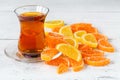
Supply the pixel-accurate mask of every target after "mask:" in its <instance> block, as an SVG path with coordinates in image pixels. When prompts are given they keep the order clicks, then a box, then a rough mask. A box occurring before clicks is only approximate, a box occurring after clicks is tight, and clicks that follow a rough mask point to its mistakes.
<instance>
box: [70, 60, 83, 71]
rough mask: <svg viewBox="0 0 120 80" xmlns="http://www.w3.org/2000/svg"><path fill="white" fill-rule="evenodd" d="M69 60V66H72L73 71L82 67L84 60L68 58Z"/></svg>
mask: <svg viewBox="0 0 120 80" xmlns="http://www.w3.org/2000/svg"><path fill="white" fill-rule="evenodd" d="M68 59H69V61H70V66H71V67H72V70H73V71H74V72H78V71H80V70H82V69H83V68H84V62H83V60H80V61H75V60H73V59H70V58H68Z"/></svg>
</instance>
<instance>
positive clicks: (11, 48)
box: [4, 42, 42, 63]
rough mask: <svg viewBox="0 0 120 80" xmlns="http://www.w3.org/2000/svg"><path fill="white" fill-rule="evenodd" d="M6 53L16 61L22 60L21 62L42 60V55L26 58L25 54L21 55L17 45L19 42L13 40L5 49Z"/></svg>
mask: <svg viewBox="0 0 120 80" xmlns="http://www.w3.org/2000/svg"><path fill="white" fill-rule="evenodd" d="M4 52H5V54H6V55H7V56H8V57H10V58H12V59H14V60H16V61H20V62H27V63H35V62H40V61H42V60H41V58H40V57H37V58H26V57H24V56H23V55H21V54H20V53H19V51H18V47H17V42H16V43H15V42H13V43H11V44H9V45H8V46H7V47H6V48H5V49H4Z"/></svg>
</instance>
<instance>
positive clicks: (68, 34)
mask: <svg viewBox="0 0 120 80" xmlns="http://www.w3.org/2000/svg"><path fill="white" fill-rule="evenodd" d="M59 33H60V34H63V35H64V36H66V37H72V38H73V33H72V30H71V28H70V26H63V27H61V28H60V30H59Z"/></svg>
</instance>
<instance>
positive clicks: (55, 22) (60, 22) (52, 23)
mask: <svg viewBox="0 0 120 80" xmlns="http://www.w3.org/2000/svg"><path fill="white" fill-rule="evenodd" d="M44 26H45V27H46V28H51V29H53V28H55V27H61V26H64V21H63V20H51V21H46V22H45V24H44Z"/></svg>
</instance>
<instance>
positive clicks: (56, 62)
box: [45, 56, 70, 66]
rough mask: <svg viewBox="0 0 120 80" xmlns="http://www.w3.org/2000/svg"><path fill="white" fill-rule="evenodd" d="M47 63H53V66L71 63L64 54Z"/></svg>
mask: <svg viewBox="0 0 120 80" xmlns="http://www.w3.org/2000/svg"><path fill="white" fill-rule="evenodd" d="M45 63H46V64H48V65H52V66H59V65H60V64H61V63H62V64H65V65H67V66H69V65H70V64H69V61H68V60H67V59H66V58H65V57H64V56H60V57H58V58H55V59H53V60H51V61H46V62H45Z"/></svg>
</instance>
